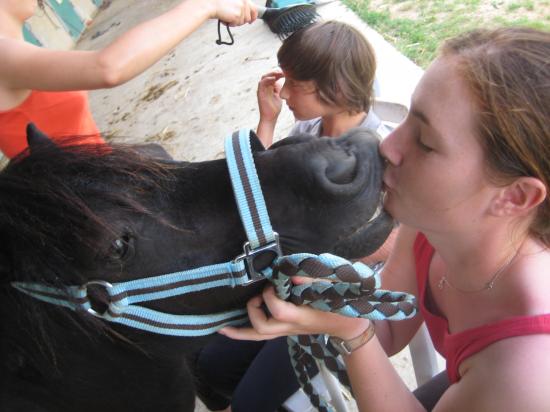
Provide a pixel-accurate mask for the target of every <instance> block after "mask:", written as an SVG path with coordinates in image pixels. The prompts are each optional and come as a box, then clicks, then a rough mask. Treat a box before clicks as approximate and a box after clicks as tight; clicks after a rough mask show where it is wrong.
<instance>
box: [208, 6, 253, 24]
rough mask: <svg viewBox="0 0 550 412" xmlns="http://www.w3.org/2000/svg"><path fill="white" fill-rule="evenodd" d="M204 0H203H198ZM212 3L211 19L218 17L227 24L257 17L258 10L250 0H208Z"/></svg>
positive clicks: (243, 21)
mask: <svg viewBox="0 0 550 412" xmlns="http://www.w3.org/2000/svg"><path fill="white" fill-rule="evenodd" d="M200 1H204V0H200ZM209 1H210V3H212V7H213V12H212V13H211V14H210V17H211V18H212V19H218V20H221V21H223V22H224V23H226V24H228V25H229V26H240V25H242V24H245V23H252V22H253V21H254V20H256V18H257V17H258V10H257V8H256V6H255V5H254V4H253V3H252V2H251V1H250V0H209Z"/></svg>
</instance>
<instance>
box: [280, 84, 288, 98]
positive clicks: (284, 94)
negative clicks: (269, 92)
mask: <svg viewBox="0 0 550 412" xmlns="http://www.w3.org/2000/svg"><path fill="white" fill-rule="evenodd" d="M279 96H281V99H284V100H288V97H289V96H290V94H289V92H288V86H287V84H286V80H285V82H284V83H283V87H281V91H280V92H279Z"/></svg>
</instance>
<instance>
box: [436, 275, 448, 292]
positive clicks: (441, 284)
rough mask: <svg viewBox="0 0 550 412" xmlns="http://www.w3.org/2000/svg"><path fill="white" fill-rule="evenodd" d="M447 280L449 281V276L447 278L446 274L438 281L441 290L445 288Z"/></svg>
mask: <svg viewBox="0 0 550 412" xmlns="http://www.w3.org/2000/svg"><path fill="white" fill-rule="evenodd" d="M445 282H447V278H445V276H441V279H439V282H437V288H438V289H439V290H443V287H444V286H445Z"/></svg>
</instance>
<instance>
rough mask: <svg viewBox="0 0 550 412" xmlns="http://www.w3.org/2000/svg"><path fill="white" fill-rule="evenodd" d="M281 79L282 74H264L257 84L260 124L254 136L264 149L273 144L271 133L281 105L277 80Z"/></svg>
mask: <svg viewBox="0 0 550 412" xmlns="http://www.w3.org/2000/svg"><path fill="white" fill-rule="evenodd" d="M282 77H283V73H281V72H279V71H276V72H270V73H267V74H264V75H263V76H262V78H261V79H260V81H259V83H258V91H257V96H258V109H259V111H260V122H259V123H258V128H257V129H256V134H257V135H258V137H259V138H260V141H261V142H262V144H263V145H264V147H269V146H271V144H272V143H273V133H274V132H275V125H276V124H277V118H278V117H279V113H281V107H282V105H283V103H282V100H281V96H280V95H279V93H280V91H281V85H280V84H279V83H278V80H279V79H281V78H282Z"/></svg>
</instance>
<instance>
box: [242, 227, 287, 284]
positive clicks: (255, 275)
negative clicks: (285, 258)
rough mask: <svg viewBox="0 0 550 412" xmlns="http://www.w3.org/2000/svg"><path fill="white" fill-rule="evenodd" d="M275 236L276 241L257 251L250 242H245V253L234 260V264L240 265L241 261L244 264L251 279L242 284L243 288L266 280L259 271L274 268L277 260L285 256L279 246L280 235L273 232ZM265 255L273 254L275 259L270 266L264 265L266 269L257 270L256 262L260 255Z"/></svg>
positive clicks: (258, 248) (260, 247)
mask: <svg viewBox="0 0 550 412" xmlns="http://www.w3.org/2000/svg"><path fill="white" fill-rule="evenodd" d="M273 235H274V236H273V237H274V238H275V240H274V241H272V242H269V243H267V244H265V245H262V246H259V247H257V248H256V249H252V248H251V247H250V242H245V243H244V245H243V249H244V253H243V254H242V255H239V256H237V257H236V258H235V259H233V263H238V262H239V261H241V260H242V261H243V262H244V268H245V270H246V273H247V274H248V278H249V279H250V280H249V281H248V282H246V283H244V284H242V286H246V285H249V284H251V283H254V282H257V281H259V280H263V279H265V278H266V277H265V276H264V275H263V274H262V272H261V271H259V270H263V269H265V268H266V267H269V266H272V265H273V262H274V261H275V259H277V258H279V257H281V256H282V255H283V252H282V250H281V245H280V244H279V234H278V233H276V232H273ZM264 253H271V254H272V255H273V259H271V261H270V262H269V264H267V265H264V267H262V268H261V269H259V270H256V269H255V268H254V260H255V259H256V258H257V257H258V256H259V255H262V254H264Z"/></svg>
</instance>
